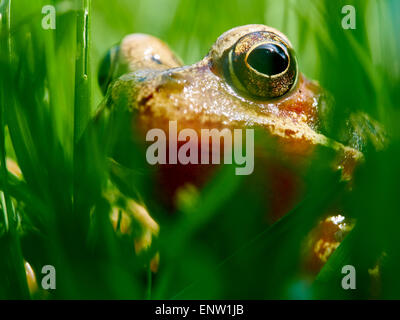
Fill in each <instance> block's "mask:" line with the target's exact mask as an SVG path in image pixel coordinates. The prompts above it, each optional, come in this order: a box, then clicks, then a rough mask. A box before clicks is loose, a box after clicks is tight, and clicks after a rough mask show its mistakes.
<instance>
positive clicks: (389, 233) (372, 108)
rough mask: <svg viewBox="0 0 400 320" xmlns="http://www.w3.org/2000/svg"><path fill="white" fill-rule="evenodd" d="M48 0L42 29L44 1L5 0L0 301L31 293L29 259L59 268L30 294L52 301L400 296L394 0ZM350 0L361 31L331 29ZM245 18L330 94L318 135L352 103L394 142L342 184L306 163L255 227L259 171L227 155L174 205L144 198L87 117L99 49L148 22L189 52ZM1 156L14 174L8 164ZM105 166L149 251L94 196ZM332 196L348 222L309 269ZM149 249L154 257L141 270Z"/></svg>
mask: <svg viewBox="0 0 400 320" xmlns="http://www.w3.org/2000/svg"><path fill="white" fill-rule="evenodd" d="M50 3H51V4H53V5H54V6H55V7H56V10H57V27H56V29H55V30H44V29H43V28H42V27H41V20H42V18H43V15H42V14H41V8H42V7H43V6H44V5H47V4H49V1H44V0H43V1H42V0H38V1H29V0H7V1H2V2H1V14H2V16H1V17H2V19H1V33H0V46H1V51H0V62H1V63H0V84H1V86H0V164H1V179H0V191H1V194H0V195H1V211H2V214H1V219H0V248H1V251H0V254H1V257H2V258H1V259H0V273H1V275H2V276H1V281H0V298H28V297H29V292H28V288H27V283H26V280H25V275H24V269H23V264H24V261H28V262H29V263H30V264H31V265H32V267H33V269H34V270H35V273H36V276H37V279H38V282H39V283H40V279H41V277H42V275H41V272H40V271H41V268H42V266H43V265H46V264H51V265H54V266H55V267H56V270H57V289H56V290H54V291H49V292H47V294H44V295H40V297H46V298H57V299H65V298H116V299H127V298H134V299H137V298H167V299H170V298H181V299H187V298H367V297H371V294H372V296H374V297H378V298H399V294H398V292H399V288H400V276H399V274H398V270H400V268H399V267H400V265H399V264H400V256H399V252H400V251H399V249H400V248H399V243H400V242H399V241H398V240H399V239H398V233H397V229H396V226H397V225H399V222H400V221H399V220H400V217H399V214H398V213H399V204H398V200H397V198H398V197H397V192H398V190H399V183H398V177H399V176H400V175H399V173H400V172H399V167H398V157H399V155H400V139H399V138H400V132H399V130H398V125H397V120H398V119H399V108H398V101H399V97H400V96H399V90H398V89H399V85H400V65H399V63H398V56H399V53H400V42H399V40H398V39H397V38H396V30H399V27H400V26H399V21H400V19H399V18H400V17H399V16H398V15H399V13H400V10H399V4H398V2H397V1H396V0H391V1H386V2H377V1H372V0H369V1H361V0H360V1H357V0H354V1H328V0H327V1H314V0H308V1H301V2H300V1H289V0H287V1H281V2H277V1H270V0H265V1H264V0H263V1H261V0H253V1H240V0H230V1H228V0H222V1H211V0H210V1H208V0H207V1H204V0H203V1H190V2H188V1H183V0H182V1H181V0H169V1H156V0H146V1H145V0H137V1H128V0H119V1H113V2H110V1H106V0H95V1H90V0H76V1H75V0H63V1H62V0H53V1H50ZM345 4H353V5H354V6H355V8H356V10H357V28H356V29H355V30H344V29H342V28H341V18H342V17H343V15H342V14H341V8H342V6H343V5H345ZM248 23H264V24H267V25H270V26H272V27H275V28H278V29H280V30H281V31H283V32H284V33H286V34H287V35H288V36H289V38H290V39H291V41H292V42H293V44H294V47H295V48H296V51H297V56H298V60H299V63H300V69H301V70H302V72H304V73H305V74H306V75H307V76H308V77H309V78H311V79H316V80H318V81H319V82H320V83H321V84H322V86H323V87H324V88H326V89H327V90H328V91H329V92H330V94H331V95H332V97H333V98H334V102H335V103H334V109H333V111H332V113H330V117H329V119H328V120H327V121H328V123H330V124H331V125H330V126H327V134H329V135H330V136H332V137H334V138H337V139H341V138H342V132H343V128H344V127H345V124H346V121H347V120H348V119H349V116H350V114H351V113H354V112H355V111H363V112H366V113H368V114H370V115H372V116H373V117H374V118H376V119H378V120H379V121H380V122H381V123H382V125H383V126H384V127H385V130H386V131H387V132H388V136H389V140H390V143H389V144H388V146H387V147H386V149H384V150H381V151H379V152H377V151H376V150H375V149H374V148H373V147H372V145H373V143H372V142H371V141H369V142H368V141H367V142H366V145H365V148H364V152H365V154H366V162H365V164H364V165H363V166H362V167H360V169H359V170H358V171H357V174H356V177H355V184H354V186H353V187H352V188H353V192H352V193H348V192H345V189H346V188H348V186H345V185H343V184H342V183H340V182H339V179H338V175H337V174H336V173H332V172H329V171H326V170H324V167H326V166H324V164H325V163H324V161H325V160H324V159H325V158H324V155H323V154H321V155H320V157H317V158H316V159H315V163H314V164H315V165H314V166H313V168H312V170H310V172H308V174H307V176H306V179H307V181H308V182H309V184H310V186H311V187H310V190H309V192H308V194H307V195H306V197H305V199H304V200H303V201H302V202H301V203H299V204H298V206H297V207H296V208H295V209H294V210H293V211H292V212H290V213H288V215H286V216H285V217H284V218H283V219H281V220H279V221H278V222H277V223H276V224H274V225H272V226H266V225H262V224H260V221H262V219H263V215H264V212H263V208H264V206H265V203H264V202H265V199H264V198H263V196H262V194H261V193H260V192H259V191H260V190H258V188H257V185H256V184H255V181H256V180H252V178H251V177H249V178H243V177H236V176H234V175H232V171H231V170H232V168H230V167H229V166H227V167H224V168H223V170H221V172H219V174H218V175H217V176H216V177H215V179H214V180H213V181H211V182H210V183H209V184H208V185H207V187H206V188H205V189H204V190H202V191H201V192H200V193H199V194H198V195H197V196H196V197H194V198H193V199H191V200H190V201H189V202H187V203H186V205H184V206H182V207H181V208H180V209H179V211H180V212H179V214H176V215H174V217H172V218H171V217H170V216H169V215H168V214H167V213H166V212H164V211H163V209H162V207H161V206H159V205H158V203H157V199H156V198H154V194H153V193H152V190H153V189H154V188H155V187H154V186H153V185H152V184H153V179H152V171H151V170H149V169H148V168H147V169H145V167H137V168H136V167H135V168H129V169H128V168H127V167H124V166H123V165H122V164H123V163H124V162H122V164H120V165H119V166H114V165H112V163H110V161H108V160H107V158H106V156H105V146H104V145H105V143H104V142H105V141H106V140H105V137H107V136H109V135H111V134H109V132H110V131H107V127H104V128H103V131H101V130H100V131H98V132H97V133H96V132H93V131H91V129H90V125H89V126H88V124H90V123H91V121H90V119H91V117H92V115H93V113H94V111H95V110H96V108H97V106H98V105H99V104H100V102H101V100H102V96H101V93H100V90H99V87H98V84H97V80H96V73H97V68H98V65H99V61H100V59H101V57H102V56H103V55H104V54H105V52H106V50H107V49H108V48H110V47H111V46H112V45H114V44H115V43H116V42H118V41H119V40H120V39H121V38H122V37H123V36H124V35H125V34H127V33H132V32H146V33H151V34H153V35H155V36H158V37H160V38H162V39H163V40H165V41H166V42H167V43H169V44H170V46H171V47H172V48H173V49H174V50H175V51H176V52H177V53H178V55H180V56H181V57H182V58H183V60H184V61H185V62H186V63H193V62H195V61H198V60H199V59H201V58H202V57H203V56H204V55H205V54H206V53H207V51H208V49H209V48H210V46H211V45H212V43H213V42H214V41H215V39H216V38H217V37H218V36H219V35H220V34H221V33H222V32H224V31H226V30H227V29H229V28H231V27H234V26H237V25H242V24H248ZM108 129H110V128H108ZM99 132H100V133H99ZM120 145H122V143H121V144H120ZM124 152H125V154H124V158H125V159H131V158H135V159H139V162H140V159H142V158H141V157H140V152H141V150H140V149H139V147H137V148H133V147H132V146H131V147H130V148H127V149H125V150H124ZM6 157H8V158H13V159H14V160H15V161H17V163H18V165H19V167H20V168H21V171H22V174H23V178H17V177H15V176H14V175H12V174H11V173H9V172H7V171H6V170H5V165H4V164H5V159H6ZM142 161H143V159H142ZM110 177H112V178H113V180H114V183H115V184H116V185H118V186H120V187H121V190H122V191H123V192H125V193H126V194H127V195H129V196H135V197H138V195H139V198H140V199H142V200H143V201H144V202H145V204H146V205H147V206H148V208H149V210H150V212H151V214H152V215H153V216H154V217H155V218H156V220H157V221H158V222H159V223H160V225H161V232H160V235H159V238H158V239H157V240H156V241H155V242H154V244H153V246H152V247H151V248H150V250H149V252H147V253H144V254H140V255H136V254H135V253H134V250H133V240H132V238H130V237H128V236H120V235H118V234H116V233H115V232H114V231H113V229H112V226H111V224H110V221H109V218H108V215H109V211H110V207H111V205H112V204H111V203H110V202H109V201H108V200H107V199H108V198H107V197H105V196H104V194H105V192H106V191H107V190H108V189H109V182H108V181H109V179H110ZM340 196H342V197H343V199H344V201H343V202H344V203H343V210H344V212H346V214H347V215H349V216H351V217H353V218H356V220H357V225H356V227H355V229H354V230H353V231H352V232H351V233H350V235H349V236H348V237H347V238H345V241H344V242H343V243H342V245H341V246H340V247H339V248H338V249H337V251H336V252H335V253H334V254H333V256H332V257H331V259H330V260H329V261H328V263H327V264H326V265H325V267H324V268H323V269H322V270H321V272H320V274H319V275H318V276H317V278H316V280H315V281H312V280H309V279H305V278H304V277H302V276H301V272H300V269H301V264H300V253H299V246H300V243H301V241H302V239H303V237H304V235H305V234H307V233H308V231H309V230H310V229H311V228H312V227H313V226H314V224H315V222H316V221H317V220H318V217H319V216H320V215H321V213H323V212H324V210H325V209H326V206H327V205H328V204H329V203H330V202H331V199H334V198H338V197H340ZM156 251H159V252H160V256H161V261H160V269H159V271H158V273H157V274H151V273H150V272H149V262H150V259H151V257H152V256H153V254H154V253H155V252H156ZM378 260H379V261H380V265H381V280H380V281H379V288H378V289H375V290H374V291H373V292H372V293H371V283H370V277H369V274H368V269H371V268H372V267H373V266H374V265H375V263H376V262H377V261H378ZM345 264H352V265H354V266H356V269H357V284H358V287H357V288H358V289H357V290H356V291H344V290H342V289H341V287H340V281H341V277H342V274H341V267H342V266H343V265H345ZM33 297H37V296H33Z"/></svg>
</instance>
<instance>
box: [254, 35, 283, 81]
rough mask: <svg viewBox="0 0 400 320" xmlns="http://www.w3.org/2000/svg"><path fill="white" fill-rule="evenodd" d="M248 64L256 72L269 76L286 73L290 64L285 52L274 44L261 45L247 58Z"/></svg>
mask: <svg viewBox="0 0 400 320" xmlns="http://www.w3.org/2000/svg"><path fill="white" fill-rule="evenodd" d="M247 63H248V64H249V65H250V66H251V67H252V68H253V69H255V70H257V71H258V72H260V73H263V74H265V75H268V76H273V75H275V74H279V73H281V72H282V71H284V70H285V69H286V68H287V66H288V63H289V60H288V57H287V55H286V54H285V51H283V49H282V48H281V47H280V46H277V45H275V44H273V43H265V44H262V45H259V46H258V47H256V48H255V49H253V51H252V52H250V54H249V56H248V57H247Z"/></svg>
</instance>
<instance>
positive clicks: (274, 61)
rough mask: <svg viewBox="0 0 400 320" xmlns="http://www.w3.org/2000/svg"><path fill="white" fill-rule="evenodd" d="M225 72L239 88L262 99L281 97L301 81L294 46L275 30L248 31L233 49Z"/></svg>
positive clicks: (228, 57)
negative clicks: (275, 32)
mask: <svg viewBox="0 0 400 320" xmlns="http://www.w3.org/2000/svg"><path fill="white" fill-rule="evenodd" d="M226 58H227V60H228V61H227V62H228V63H227V66H228V68H226V70H225V72H226V73H227V75H228V78H229V79H230V80H231V82H232V84H233V85H234V86H235V87H236V89H238V90H240V91H244V92H247V93H248V94H250V95H251V96H255V97H257V98H261V99H272V98H278V97H281V96H283V95H284V94H286V93H287V92H289V91H290V89H291V88H293V87H294V85H295V84H296V80H297V62H296V57H295V55H294V52H293V50H292V48H291V47H290V46H289V44H287V43H286V42H285V41H284V40H283V39H281V38H280V37H279V36H278V35H276V34H274V33H273V32H267V31H261V32H253V33H249V34H246V35H245V36H243V37H241V38H240V39H239V40H238V41H237V42H236V43H235V44H234V45H233V46H232V48H231V49H230V50H229V53H228V56H227V57H226Z"/></svg>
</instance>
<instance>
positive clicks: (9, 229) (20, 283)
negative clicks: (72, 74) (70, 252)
mask: <svg viewBox="0 0 400 320" xmlns="http://www.w3.org/2000/svg"><path fill="white" fill-rule="evenodd" d="M2 4H3V6H2V7H1V8H0V14H1V16H0V19H1V21H0V22H1V25H0V27H1V30H0V31H1V32H0V34H1V35H2V37H1V40H0V42H1V43H0V47H1V49H2V50H0V52H5V53H6V55H5V57H1V58H2V59H4V60H5V62H6V63H8V64H10V63H11V33H10V29H11V0H6V1H2ZM4 35H6V36H4ZM1 81H5V78H1ZM3 84H4V83H2V84H1V87H2V88H4V86H3ZM4 92H5V91H3V90H2V92H0V95H1V96H0V167H1V181H2V182H3V190H2V191H1V193H0V197H1V207H2V211H3V218H4V224H5V228H6V235H5V236H4V238H3V239H2V240H3V241H4V244H5V249H6V250H5V251H6V252H5V253H4V254H3V257H2V258H3V259H5V260H4V261H5V264H6V268H7V269H8V270H7V271H8V272H9V275H10V279H11V282H9V285H10V287H9V288H8V290H9V291H10V293H11V295H12V296H14V297H17V298H23V299H26V298H29V291H28V285H27V281H26V276H25V269H24V259H23V257H22V250H21V244H20V240H19V235H18V232H17V226H18V217H17V215H16V212H15V210H14V206H13V204H12V202H11V199H10V197H9V194H8V172H7V166H6V147H5V126H6V122H5V112H6V107H5V105H6V104H7V106H8V107H12V105H11V103H12V102H11V99H7V98H6V96H5V95H4Z"/></svg>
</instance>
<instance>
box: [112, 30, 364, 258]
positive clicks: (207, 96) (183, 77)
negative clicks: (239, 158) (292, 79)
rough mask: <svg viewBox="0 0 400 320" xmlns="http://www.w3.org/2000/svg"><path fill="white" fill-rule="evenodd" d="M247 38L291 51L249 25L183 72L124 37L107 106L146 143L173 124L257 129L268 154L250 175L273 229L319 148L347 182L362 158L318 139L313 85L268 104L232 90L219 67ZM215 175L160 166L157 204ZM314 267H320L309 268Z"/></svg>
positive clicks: (147, 39) (156, 51) (140, 39)
mask: <svg viewBox="0 0 400 320" xmlns="http://www.w3.org/2000/svg"><path fill="white" fill-rule="evenodd" d="M252 32H271V33H273V34H274V35H275V36H276V37H277V38H280V39H281V40H282V41H284V43H286V45H287V46H288V48H289V49H290V50H292V48H291V44H290V42H289V40H288V39H287V38H286V36H285V35H283V34H282V33H280V32H279V31H277V30H275V29H273V28H270V27H267V26H264V25H247V26H242V27H237V28H234V29H232V30H229V31H227V32H225V33H224V34H223V35H221V36H220V37H219V38H218V39H217V41H216V42H215V44H214V45H213V46H212V48H211V50H210V52H209V54H208V55H207V56H206V57H205V58H204V59H203V60H201V61H199V62H197V63H195V64H193V65H190V66H181V65H180V62H179V59H178V58H176V57H175V55H174V54H173V53H172V51H170V50H169V49H168V47H167V46H166V45H165V44H164V43H163V42H161V41H160V40H158V39H157V38H154V37H152V36H147V35H143V34H134V35H130V36H127V37H126V38H124V39H123V41H122V43H121V45H120V49H119V52H118V57H117V58H118V63H117V64H116V67H115V68H114V70H113V71H112V73H111V74H112V78H113V79H116V78H117V79H116V80H115V81H113V82H112V83H111V85H110V86H109V89H108V92H107V99H108V101H109V104H111V105H113V106H117V105H118V106H121V105H123V106H124V107H125V108H127V109H128V110H129V111H130V112H131V114H132V127H133V128H135V134H137V131H136V129H137V128H139V131H140V132H141V134H142V135H143V141H144V140H145V138H144V137H145V133H146V132H147V131H148V130H150V129H153V128H160V129H163V130H164V131H165V132H168V124H169V121H170V120H176V121H177V124H178V130H180V129H184V128H191V129H194V130H195V131H197V133H198V135H199V136H200V130H201V129H212V128H216V129H222V128H228V129H234V128H259V129H261V131H262V132H263V133H265V135H266V136H268V137H269V139H270V142H271V146H272V145H273V147H272V148H271V150H265V148H258V147H257V146H256V155H255V156H256V159H255V170H254V173H253V175H254V176H256V177H258V180H257V181H258V182H257V183H259V186H260V187H259V190H260V192H265V193H266V194H265V197H266V199H267V201H266V203H268V206H267V207H266V212H269V216H268V219H269V221H270V222H273V221H276V220H277V219H278V218H280V217H281V216H282V215H283V214H285V213H286V212H288V210H290V209H291V208H293V206H294V204H295V203H296V201H298V200H299V199H300V197H301V195H302V193H303V192H304V189H305V186H304V183H303V181H302V171H303V170H304V168H305V166H306V164H307V161H308V159H309V158H310V156H311V155H312V154H313V151H314V149H315V147H316V146H324V147H327V148H331V149H334V150H335V152H336V153H337V161H336V162H335V163H332V164H330V165H331V166H332V167H334V168H339V167H340V168H342V169H343V178H344V179H349V178H350V177H351V175H352V171H353V168H354V166H355V164H356V163H358V162H359V161H361V160H362V157H363V156H362V154H361V152H359V151H357V150H356V149H353V148H351V147H347V146H344V145H343V144H341V143H339V142H336V141H333V140H331V139H329V138H327V137H326V136H324V135H322V134H321V133H319V132H318V126H319V118H318V115H319V108H320V107H321V104H322V103H323V92H322V91H321V89H320V87H319V85H318V84H317V83H316V82H314V81H309V80H307V79H306V77H305V76H304V75H302V74H301V73H298V75H297V83H296V84H295V86H294V87H293V88H292V89H291V90H290V91H289V92H288V93H287V94H285V95H284V96H282V97H280V98H277V99H273V100H262V99H260V98H255V97H252V96H251V95H250V94H246V93H245V92H243V91H240V90H237V88H235V86H234V85H233V83H232V82H231V81H229V79H227V78H226V77H225V74H224V61H225V59H226V56H227V54H228V52H229V50H230V49H231V48H232V46H234V44H235V43H236V42H237V41H238V40H239V39H240V38H241V37H243V36H245V35H246V34H249V33H252ZM121 101H123V102H122V103H121ZM130 134H132V133H130ZM214 168H215V166H212V165H209V166H205V165H186V166H185V165H179V164H177V165H160V167H159V170H158V174H159V181H160V183H159V185H158V186H157V188H158V189H159V190H160V193H159V196H160V198H161V199H162V200H163V201H164V202H165V203H166V205H167V206H169V207H170V208H173V207H174V199H175V198H176V193H177V192H178V191H179V190H180V188H183V187H184V186H185V185H188V184H191V185H195V186H197V187H201V186H202V185H204V183H205V182H206V181H207V180H208V178H209V176H210V175H212V173H213V171H214ZM266 176H268V178H265V177H266ZM324 236H326V234H324ZM329 237H330V236H328V238H329ZM323 257H324V259H325V258H326V255H324V256H323ZM317 258H318V257H317ZM313 265H319V264H318V262H313Z"/></svg>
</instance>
